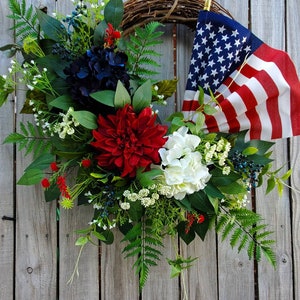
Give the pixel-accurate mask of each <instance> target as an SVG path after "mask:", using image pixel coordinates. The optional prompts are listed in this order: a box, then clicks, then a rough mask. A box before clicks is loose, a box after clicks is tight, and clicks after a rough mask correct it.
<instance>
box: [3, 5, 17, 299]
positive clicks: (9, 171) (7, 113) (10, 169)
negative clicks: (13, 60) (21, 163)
mask: <svg viewBox="0 0 300 300" xmlns="http://www.w3.org/2000/svg"><path fill="white" fill-rule="evenodd" d="M7 14H8V6H7V3H3V4H2V7H1V10H0V36H1V40H0V46H2V45H5V44H7V43H11V42H12V40H13V35H12V34H7V32H8V28H9V27H10V26H11V22H5V17H6V15H7ZM8 66H9V61H8V60H7V58H6V56H5V53H3V52H0V74H5V73H6V72H7V68H8ZM12 98H13V97H10V98H9V100H8V101H7V103H5V104H4V105H3V107H1V110H0V161H1V167H0V191H1V196H0V199H1V200H0V270H1V273H2V274H4V275H5V276H3V278H1V280H0V299H7V300H11V299H13V293H14V285H13V279H14V278H13V277H14V221H8V220H4V219H2V218H3V216H7V217H15V216H14V202H15V197H14V147H13V146H12V145H3V144H2V142H3V140H4V138H5V137H6V136H7V135H8V134H9V133H10V132H13V130H14V117H13V116H14V103H13V101H12ZM0 277H1V275H0Z"/></svg>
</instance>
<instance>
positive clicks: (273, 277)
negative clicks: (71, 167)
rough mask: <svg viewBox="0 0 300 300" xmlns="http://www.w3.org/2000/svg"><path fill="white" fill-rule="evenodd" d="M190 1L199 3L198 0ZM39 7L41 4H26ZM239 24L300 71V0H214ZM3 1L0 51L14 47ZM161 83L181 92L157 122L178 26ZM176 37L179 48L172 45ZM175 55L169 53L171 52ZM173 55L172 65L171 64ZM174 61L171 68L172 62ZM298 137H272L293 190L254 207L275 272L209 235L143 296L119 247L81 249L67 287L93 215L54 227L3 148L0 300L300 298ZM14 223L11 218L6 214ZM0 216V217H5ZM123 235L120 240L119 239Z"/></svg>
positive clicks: (182, 40) (170, 34)
mask: <svg viewBox="0 0 300 300" xmlns="http://www.w3.org/2000/svg"><path fill="white" fill-rule="evenodd" d="M195 1H196V0H195ZM27 2H28V4H30V3H33V4H34V5H40V4H41V1H40V0H31V1H27ZM219 3H220V4H221V5H223V6H224V7H225V8H226V9H228V10H229V11H230V12H231V14H232V15H233V16H234V18H235V19H236V20H238V21H239V22H240V23H242V24H243V25H245V26H249V28H251V30H252V31H253V32H254V33H255V34H257V35H258V36H259V37H260V38H261V39H263V40H264V41H265V42H267V43H268V44H269V45H271V46H273V47H276V48H279V49H283V50H286V51H288V53H289V54H290V55H291V57H292V58H293V60H294V62H295V64H296V67H297V70H298V72H299V73H300V51H299V49H300V38H299V30H300V2H299V0H288V1H287V0H263V1H261V0H239V1H237V0H220V2H219ZM42 4H44V5H45V6H47V7H48V11H49V12H50V13H51V12H54V11H55V10H56V9H57V10H58V11H60V12H70V11H71V9H72V4H71V2H70V1H69V0H44V1H43V2H42ZM8 14H9V9H8V1H7V0H2V1H1V8H0V37H1V38H0V45H4V44H7V43H10V42H13V40H14V36H13V33H12V32H11V31H9V30H8V29H9V27H10V26H11V25H12V24H11V22H10V21H9V19H7V18H6V16H7V15H8ZM164 30H165V35H164V44H163V46H162V47H161V52H162V53H163V57H162V58H161V64H162V69H161V70H162V78H172V77H173V76H174V75H177V76H178V78H179V80H180V81H179V86H178V93H177V96H176V97H173V99H172V100H171V101H170V102H169V105H168V106H167V108H166V109H164V110H163V111H161V117H162V118H163V117H164V116H166V115H167V114H169V113H170V112H172V111H174V110H175V109H176V108H177V109H180V106H181V103H180V102H181V101H180V100H181V99H182V97H183V91H184V86H185V80H186V74H187V72H188V66H189V59H190V53H191V48H192V41H193V33H192V32H190V31H189V30H187V29H186V28H185V27H184V26H177V29H176V28H175V29H174V26H173V25H168V26H166V27H165V28H164ZM174 40H176V43H177V45H176V49H174V44H173V42H174ZM175 50H176V51H175ZM174 55H175V60H174ZM174 63H175V65H174ZM8 66H9V60H8V59H7V58H6V57H5V55H4V54H3V53H0V73H1V74H4V73H6V70H7V68H8ZM23 96H24V90H23V89H22V87H20V89H19V90H18V91H17V93H16V95H12V96H11V97H10V99H9V101H8V102H7V103H6V104H5V105H4V106H3V107H2V108H1V109H0V140H1V141H3V139H4V138H5V137H6V136H7V135H8V134H9V133H10V132H12V131H14V130H15V129H16V128H15V124H18V122H19V121H24V120H26V118H25V117H24V116H23V115H20V114H18V113H17V114H15V113H14V112H15V111H16V112H18V111H19V110H20V107H21V106H22V99H23ZM299 146H300V138H299V137H295V138H291V139H286V140H283V141H279V142H278V143H277V144H276V146H275V147H274V158H275V159H276V166H281V165H285V169H287V168H289V167H292V168H293V176H292V179H291V182H290V184H291V186H292V189H286V190H285V191H284V194H283V196H282V198H279V197H278V195H277V193H276V192H274V193H271V194H270V195H267V196H265V194H264V191H263V189H261V190H258V191H257V193H256V203H255V204H256V208H257V210H258V212H260V213H261V215H262V216H263V217H264V219H265V220H266V221H267V222H268V223H269V224H270V228H271V230H273V231H274V238H275V239H276V240H277V243H276V248H275V250H276V257H277V261H278V267H277V269H276V270H274V269H273V268H272V267H271V266H270V265H269V264H268V263H267V262H265V261H262V262H261V263H259V264H258V265H256V263H254V262H253V261H249V260H248V258H247V255H246V254H245V253H240V254H237V252H236V250H235V249H234V250H232V249H231V248H230V246H229V245H228V243H226V242H224V243H220V240H219V239H218V237H217V236H216V234H215V233H214V232H210V233H209V235H208V236H207V239H206V242H205V243H203V242H201V241H199V240H197V241H196V242H193V243H192V244H191V245H189V246H188V247H186V246H185V245H184V244H182V243H180V244H179V245H178V243H177V241H175V245H177V246H179V247H180V251H181V253H183V254H184V255H186V256H197V257H199V258H198V260H197V262H196V263H195V264H194V266H193V267H192V268H191V269H190V270H189V271H188V272H186V273H184V276H182V277H181V278H179V279H172V280H171V279H169V268H168V265H167V263H166V262H165V261H162V262H161V264H160V265H159V266H158V267H156V268H153V269H152V272H151V274H150V276H149V280H148V283H147V285H146V287H145V288H144V290H143V291H142V293H141V294H139V291H138V282H137V278H136V277H135V274H134V271H133V270H132V268H131V266H132V261H130V260H124V259H123V257H122V254H121V249H122V246H120V244H118V243H115V244H114V245H112V246H105V245H101V247H100V248H99V249H100V254H101V255H99V251H98V250H99V249H98V248H97V247H95V246H92V245H90V246H88V247H86V248H85V249H84V251H83V253H82V257H81V260H80V263H79V273H80V277H79V278H76V279H75V280H74V282H73V284H72V285H67V281H68V279H69V278H70V275H71V273H72V271H73V267H74V262H75V260H76V258H77V255H78V251H79V249H78V248H76V247H75V246H74V242H75V240H76V235H75V234H74V229H76V228H81V227H83V226H84V225H85V224H86V223H87V222H88V221H89V218H90V216H91V213H92V211H91V210H90V209H83V208H82V207H81V208H80V209H73V210H72V211H62V212H61V216H60V220H59V222H57V221H56V217H57V216H56V204H55V203H45V202H44V201H43V197H42V192H41V190H40V188H39V187H38V186H36V187H22V186H16V185H15V182H16V179H17V178H19V177H20V175H21V174H22V171H23V169H24V168H25V167H26V166H27V165H28V163H29V161H30V158H28V157H24V156H23V154H22V153H19V152H18V151H16V149H15V148H14V147H13V146H11V145H2V144H0V162H1V164H0V191H1V194H0V299H1V300H2V299H3V300H13V299H16V300H23V299H24V300H29V299H30V300H32V299H33V300H43V299H45V300H52V299H60V300H71V299H74V300H83V299H86V300H94V299H95V300H97V299H99V300H100V299H101V300H111V299H112V300H156V299H162V300H173V299H175V300H177V299H178V300H179V299H190V300H199V299H205V300H215V299H216V300H217V299H218V300H240V299H244V300H248V299H249V300H254V299H263V300H269V299H272V300H273V299H283V300H289V299H294V300H297V299H300V282H299V279H300V267H299V266H300V242H299V241H300V239H299V232H300V228H299V221H300V206H299V204H298V203H299V201H300V194H299V191H298V190H299V189H300V188H299V183H300V174H299V172H300V164H299V159H300V156H299ZM4 216H5V217H12V218H16V221H15V222H14V221H10V220H6V218H5V217H4ZM3 217H4V218H3ZM120 239H121V236H120V235H117V237H116V240H120ZM173 246H174V242H172V241H170V240H168V239H167V240H166V248H165V250H164V254H165V256H166V257H172V255H174V247H173Z"/></svg>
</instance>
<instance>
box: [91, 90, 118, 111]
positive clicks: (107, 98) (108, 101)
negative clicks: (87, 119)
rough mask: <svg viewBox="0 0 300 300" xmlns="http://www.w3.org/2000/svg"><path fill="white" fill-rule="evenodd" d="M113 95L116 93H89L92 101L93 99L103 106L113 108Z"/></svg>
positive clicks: (107, 91) (106, 91)
mask: <svg viewBox="0 0 300 300" xmlns="http://www.w3.org/2000/svg"><path fill="white" fill-rule="evenodd" d="M115 94H116V92H114V91H111V90H104V91H99V92H95V93H91V94H90V97H92V98H93V99H95V100H96V101H98V102H100V103H102V104H104V105H107V106H111V107H114V100H115Z"/></svg>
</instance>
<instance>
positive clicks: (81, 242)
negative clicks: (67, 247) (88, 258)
mask: <svg viewBox="0 0 300 300" xmlns="http://www.w3.org/2000/svg"><path fill="white" fill-rule="evenodd" d="M88 241H89V239H88V237H86V236H81V237H79V238H78V239H77V240H76V242H75V245H76V246H83V245H85V244H86V243H87V242H88Z"/></svg>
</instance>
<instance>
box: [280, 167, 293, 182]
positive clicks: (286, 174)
mask: <svg viewBox="0 0 300 300" xmlns="http://www.w3.org/2000/svg"><path fill="white" fill-rule="evenodd" d="M291 175H292V169H290V170H288V171H287V172H286V173H285V174H283V176H282V177H281V179H282V180H283V181H285V180H288V179H289V178H290V176H291Z"/></svg>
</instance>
